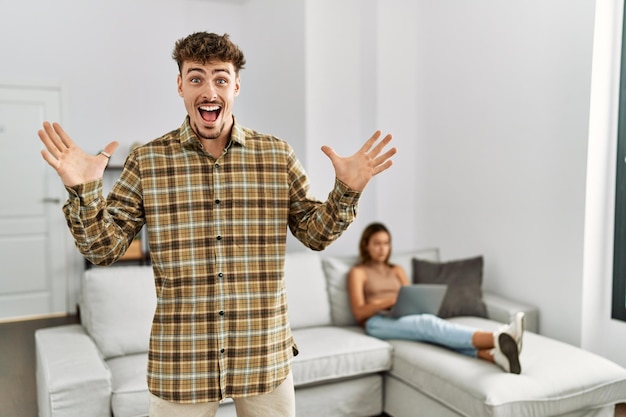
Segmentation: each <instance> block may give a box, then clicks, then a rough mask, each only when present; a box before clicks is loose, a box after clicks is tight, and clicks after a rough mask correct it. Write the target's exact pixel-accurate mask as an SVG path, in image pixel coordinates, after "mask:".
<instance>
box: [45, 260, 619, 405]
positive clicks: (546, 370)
mask: <svg viewBox="0 0 626 417" xmlns="http://www.w3.org/2000/svg"><path fill="white" fill-rule="evenodd" d="M414 257H417V258H420V259H427V260H432V261H437V260H438V259H439V254H438V251H437V250H436V249H430V250H423V251H415V252H411V253H402V254H398V255H397V256H394V259H393V261H394V262H396V263H399V264H401V265H402V266H404V268H405V269H406V270H407V271H410V270H411V265H412V263H411V260H412V258H414ZM353 261H354V259H352V258H329V257H323V256H322V255H321V254H319V253H316V252H302V253H290V254H288V255H287V258H286V261H285V281H286V286H287V294H288V303H289V315H290V322H291V326H292V328H293V334H294V337H295V340H296V343H297V344H298V348H299V351H300V354H299V355H298V356H297V357H296V358H295V360H294V363H293V374H294V381H295V385H296V407H297V415H298V417H333V416H337V417H339V416H354V417H366V416H378V415H381V414H382V413H383V412H384V413H386V414H388V415H390V416H393V417H408V416H437V417H447V416H474V417H482V416H516V417H519V416H532V417H541V416H563V417H583V416H585V417H592V416H593V417H601V416H604V417H613V409H614V404H615V403H619V402H623V401H626V370H624V369H623V368H621V367H619V366H617V365H616V364H614V363H612V362H609V361H607V360H605V359H603V358H601V357H599V356H597V355H594V354H592V353H589V352H586V351H584V350H582V349H578V348H576V347H573V346H569V345H566V344H564V343H560V342H558V341H555V340H551V339H548V338H546V337H542V336H540V335H538V334H536V333H535V332H536V330H537V326H538V312H537V310H536V309H535V308H534V307H532V306H529V305H527V304H522V303H519V302H514V301H511V300H507V299H505V298H502V297H499V296H496V295H494V294H483V299H484V302H485V304H486V305H487V310H488V315H489V319H484V318H478V317H456V318H452V319H450V320H454V321H459V322H463V323H466V324H469V325H473V326H478V327H482V328H486V329H495V328H496V327H498V326H500V325H501V323H502V322H507V321H508V320H509V318H510V317H511V316H512V315H513V314H514V313H515V312H517V311H524V312H525V313H526V318H527V319H526V325H527V330H528V331H527V333H526V336H525V339H524V348H523V353H522V355H521V363H522V374H521V375H512V374H507V373H504V372H502V371H501V370H500V369H499V368H498V367H496V366H495V365H493V364H490V363H488V362H485V361H480V360H476V359H472V358H468V357H465V356H462V355H459V354H457V353H454V352H451V351H448V350H446V349H443V348H440V347H437V346H433V345H428V344H424V343H417V342H407V341H382V340H378V339H375V338H372V337H369V336H367V335H365V334H364V332H363V330H362V329H361V328H360V327H358V326H355V325H354V321H353V319H352V316H351V314H350V310H349V306H348V298H347V291H346V273H347V271H348V269H349V267H350V266H351V264H352V262H353ZM154 307H155V296H154V283H153V280H152V271H151V268H150V267H148V266H132V267H109V268H94V269H90V270H87V271H86V273H85V276H84V280H83V282H82V289H81V302H80V313H81V324H80V325H67V326H60V327H55V328H49V329H42V330H39V331H37V332H36V335H35V339H36V354H37V394H38V404H39V416H40V417H49V416H54V417H85V416H88V417H110V416H114V417H137V416H147V415H148V390H147V385H146V375H145V374H146V363H147V349H148V337H149V331H150V322H151V319H152V314H153V311H154ZM234 415H235V412H234V407H233V405H232V403H231V402H229V401H226V402H225V403H224V404H223V405H222V406H220V409H219V411H218V416H220V417H224V416H234Z"/></svg>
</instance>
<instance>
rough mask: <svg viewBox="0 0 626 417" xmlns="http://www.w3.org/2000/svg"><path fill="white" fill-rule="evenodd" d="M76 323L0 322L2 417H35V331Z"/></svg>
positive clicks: (619, 416)
mask: <svg viewBox="0 0 626 417" xmlns="http://www.w3.org/2000/svg"><path fill="white" fill-rule="evenodd" d="M77 322H78V318H77V317H76V316H67V317H57V318H49V319H42V320H28V321H21V322H13V323H0V410H1V411H0V414H1V415H2V417H37V395H36V385H35V343H34V342H35V340H34V334H35V331H36V330H37V329H41V328H44V327H53V326H61V325H64V324H71V323H77ZM381 417H384V416H381ZM615 417H626V404H619V405H618V406H617V408H616V410H615Z"/></svg>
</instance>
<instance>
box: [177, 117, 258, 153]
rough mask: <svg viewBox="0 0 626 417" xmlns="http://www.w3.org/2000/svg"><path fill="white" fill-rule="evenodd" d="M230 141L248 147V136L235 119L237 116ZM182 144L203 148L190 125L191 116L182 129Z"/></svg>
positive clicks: (187, 118) (186, 119)
mask: <svg viewBox="0 0 626 417" xmlns="http://www.w3.org/2000/svg"><path fill="white" fill-rule="evenodd" d="M230 140H231V141H232V142H236V143H238V144H240V145H241V146H245V145H246V134H245V132H244V128H243V126H241V125H240V124H239V123H237V119H236V118H235V116H233V128H232V130H231V133H230ZM180 143H181V144H182V145H186V144H189V145H191V144H194V143H195V144H197V145H199V146H202V145H201V144H200V139H198V136H196V134H195V133H194V131H193V129H192V128H191V124H190V123H189V116H187V117H186V118H185V121H184V122H183V124H182V126H181V127H180Z"/></svg>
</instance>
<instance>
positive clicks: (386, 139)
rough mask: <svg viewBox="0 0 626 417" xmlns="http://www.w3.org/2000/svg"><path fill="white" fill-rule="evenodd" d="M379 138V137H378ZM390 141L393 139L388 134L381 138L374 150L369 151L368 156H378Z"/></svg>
mask: <svg viewBox="0 0 626 417" xmlns="http://www.w3.org/2000/svg"><path fill="white" fill-rule="evenodd" d="M379 136H380V135H379ZM391 139H393V136H392V135H391V133H388V134H387V136H385V137H384V138H383V140H381V141H380V142H379V143H378V144H377V145H376V146H375V147H374V149H372V150H371V151H370V154H371V155H372V156H373V157H375V156H376V155H378V154H379V153H381V152H382V150H383V149H385V147H386V146H387V145H388V144H389V142H391Z"/></svg>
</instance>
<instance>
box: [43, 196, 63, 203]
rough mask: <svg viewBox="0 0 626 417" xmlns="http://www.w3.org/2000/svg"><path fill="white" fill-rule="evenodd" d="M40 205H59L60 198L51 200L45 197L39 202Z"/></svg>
mask: <svg viewBox="0 0 626 417" xmlns="http://www.w3.org/2000/svg"><path fill="white" fill-rule="evenodd" d="M41 202H42V203H49V204H59V203H60V202H61V199H60V198H52V197H46V198H44V199H42V200H41Z"/></svg>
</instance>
